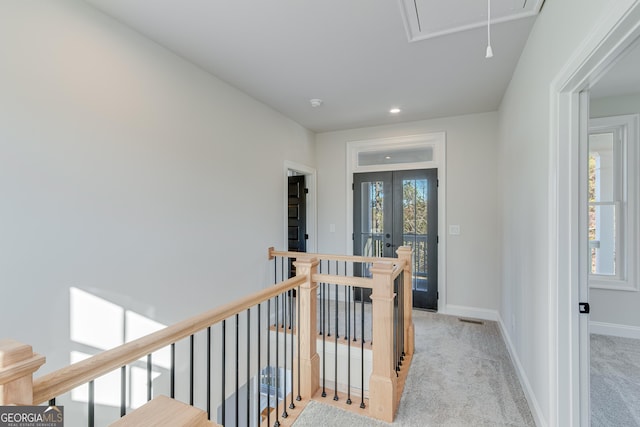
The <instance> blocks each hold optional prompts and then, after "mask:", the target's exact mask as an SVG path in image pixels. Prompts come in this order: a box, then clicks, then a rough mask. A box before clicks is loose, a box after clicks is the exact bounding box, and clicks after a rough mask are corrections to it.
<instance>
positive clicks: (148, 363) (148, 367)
mask: <svg viewBox="0 0 640 427" xmlns="http://www.w3.org/2000/svg"><path fill="white" fill-rule="evenodd" d="M151 367H152V365H151V353H149V354H147V402H148V401H150V400H151V397H152V395H153V394H152V392H153V389H152V387H153V383H152V382H151Z"/></svg>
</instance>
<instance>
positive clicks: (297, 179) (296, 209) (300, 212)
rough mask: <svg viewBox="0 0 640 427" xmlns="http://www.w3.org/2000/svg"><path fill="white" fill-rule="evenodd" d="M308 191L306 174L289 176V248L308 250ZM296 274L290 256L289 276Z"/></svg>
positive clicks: (292, 250)
mask: <svg viewBox="0 0 640 427" xmlns="http://www.w3.org/2000/svg"><path fill="white" fill-rule="evenodd" d="M307 193H309V190H308V189H307V187H306V186H305V176H304V175H293V176H290V177H288V185H287V201H288V202H287V235H288V244H287V250H288V251H291V252H307V239H309V235H308V234H307ZM295 275H296V267H295V265H294V264H293V258H289V277H293V276H295Z"/></svg>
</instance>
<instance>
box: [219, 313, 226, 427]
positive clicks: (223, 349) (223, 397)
mask: <svg viewBox="0 0 640 427" xmlns="http://www.w3.org/2000/svg"><path fill="white" fill-rule="evenodd" d="M221 359H222V394H221V396H222V409H221V414H220V415H221V418H222V422H221V423H220V424H222V425H223V426H224V425H225V424H226V420H227V418H226V416H227V390H226V385H227V366H226V365H227V361H226V359H227V320H226V319H225V320H223V321H222V358H221Z"/></svg>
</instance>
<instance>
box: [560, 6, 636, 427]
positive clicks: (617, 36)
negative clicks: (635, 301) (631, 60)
mask: <svg viewBox="0 0 640 427" xmlns="http://www.w3.org/2000/svg"><path fill="white" fill-rule="evenodd" d="M639 36H640V1H638V0H617V1H616V2H611V3H610V4H609V5H608V14H607V15H606V16H604V17H602V18H601V19H600V20H599V22H598V25H597V26H596V27H595V28H594V30H593V31H592V32H591V33H590V34H589V35H588V37H587V38H586V41H585V43H584V44H583V45H582V46H581V48H580V49H579V50H578V51H577V52H576V54H575V55H574V56H573V57H572V58H571V59H570V60H569V62H568V63H567V65H566V66H565V67H564V68H563V70H562V71H561V72H560V73H559V75H558V76H557V77H556V79H554V81H553V83H552V84H551V88H550V89H551V93H550V95H551V97H550V98H551V117H550V121H551V123H550V127H549V130H550V135H549V136H550V138H549V139H550V145H549V164H550V176H549V237H550V238H549V242H550V243H549V258H548V261H549V305H550V319H549V340H550V342H549V349H550V350H549V360H548V362H549V366H550V369H549V375H550V378H549V379H550V384H551V386H550V390H549V408H550V425H552V426H588V425H589V416H590V408H589V388H588V387H589V381H588V378H589V366H588V354H585V352H587V353H588V349H589V342H588V336H589V335H588V316H584V315H583V316H581V315H580V314H579V313H578V302H579V298H580V297H581V296H584V293H585V291H586V292H588V283H587V270H586V268H583V267H584V264H585V263H584V259H583V261H582V262H581V261H580V259H581V257H582V258H584V256H583V252H582V251H584V249H585V248H586V245H584V246H585V248H583V249H581V246H583V245H582V243H583V242H584V239H585V236H586V227H584V228H583V227H582V226H581V221H584V218H583V216H584V214H585V213H584V212H583V213H582V214H581V211H585V210H586V204H585V207H583V206H582V204H583V203H582V202H583V201H584V197H582V198H581V197H580V167H581V152H580V141H581V138H584V137H586V135H587V132H586V131H587V127H586V126H587V123H584V122H585V116H586V114H587V112H586V111H588V110H585V99H586V96H585V95H581V94H580V93H581V92H583V91H585V90H588V89H589V88H590V87H591V86H593V85H594V83H595V82H597V81H598V79H599V78H600V77H602V76H603V75H604V73H605V72H606V71H607V70H608V69H609V68H610V67H611V66H612V65H613V64H614V63H615V61H616V59H617V58H619V56H620V55H621V54H622V53H623V52H624V51H625V50H626V49H627V48H629V46H630V45H632V44H633V43H634V41H635V40H636V39H637V38H638V37H639ZM581 98H582V99H581ZM582 127H584V129H582ZM582 270H584V271H582Z"/></svg>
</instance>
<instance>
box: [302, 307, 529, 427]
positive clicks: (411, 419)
mask: <svg viewBox="0 0 640 427" xmlns="http://www.w3.org/2000/svg"><path fill="white" fill-rule="evenodd" d="M414 323H415V327H416V352H415V354H414V357H413V361H412V364H411V369H410V371H409V377H408V379H407V383H406V386H405V390H404V393H403V396H402V401H401V404H400V408H399V409H398V414H397V417H396V420H395V421H394V423H393V425H401V426H420V427H424V426H534V425H535V424H534V421H533V417H532V416H531V412H530V410H529V407H528V405H527V401H526V399H525V397H524V393H523V392H522V388H521V387H520V383H519V382H518V378H517V376H516V373H515V370H514V368H513V364H512V362H511V359H510V358H509V354H508V353H507V349H506V346H505V344H504V342H503V340H502V336H501V335H500V331H499V329H498V325H497V324H496V323H495V322H485V323H484V324H483V325H477V324H470V323H463V322H460V321H459V320H458V318H456V317H452V316H444V315H440V314H436V313H429V312H422V311H415V310H414ZM325 425H350V426H385V425H388V424H386V423H380V422H376V421H373V420H371V419H369V418H367V417H363V416H358V415H354V414H351V413H346V412H345V411H343V410H341V409H338V408H334V407H331V406H328V405H324V404H322V403H313V404H310V407H309V408H308V409H307V410H305V411H304V412H303V413H302V415H301V416H300V417H299V418H298V420H297V421H296V423H295V426H296V427H301V426H325Z"/></svg>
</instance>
